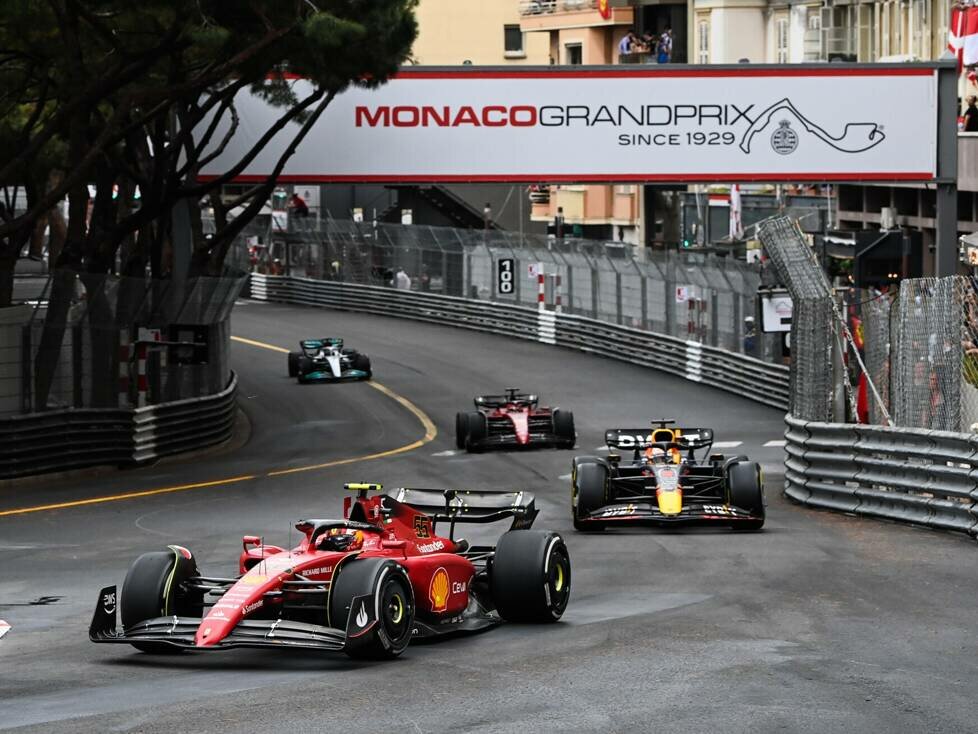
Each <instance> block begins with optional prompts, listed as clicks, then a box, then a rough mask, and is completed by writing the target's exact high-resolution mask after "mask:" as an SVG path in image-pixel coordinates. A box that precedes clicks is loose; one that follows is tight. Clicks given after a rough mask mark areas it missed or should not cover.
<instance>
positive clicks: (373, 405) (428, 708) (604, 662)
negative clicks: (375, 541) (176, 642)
mask: <svg viewBox="0 0 978 734" xmlns="http://www.w3.org/2000/svg"><path fill="white" fill-rule="evenodd" d="M233 322H234V333H235V334H236V335H239V336H241V337H244V338H247V339H250V340H253V341H255V342H261V343H264V344H268V345H271V346H278V347H290V346H291V345H293V344H294V343H296V342H297V341H298V340H299V339H300V338H303V337H310V336H320V335H326V334H336V335H341V336H344V337H346V339H347V341H348V343H349V344H350V345H351V346H356V347H359V348H361V349H363V350H364V351H366V352H368V353H369V354H370V355H371V357H372V360H373V365H374V372H375V376H376V379H377V381H378V382H379V383H381V384H382V385H384V386H386V387H387V388H389V390H390V391H392V392H393V393H396V394H397V395H400V396H403V397H404V398H406V399H407V400H409V401H410V402H411V403H412V404H413V405H414V406H417V408H418V409H420V410H421V411H423V413H424V414H426V415H428V416H430V417H431V419H433V421H434V424H435V425H436V426H437V431H438V432H437V436H436V437H434V438H433V440H427V441H426V439H425V433H426V427H425V426H424V425H423V423H422V422H421V420H420V419H419V417H418V416H417V415H416V414H414V413H412V412H411V410H409V409H408V408H407V407H405V405H404V404H402V403H401V402H398V401H397V400H395V399H393V398H392V397H391V396H390V395H389V394H387V393H384V392H382V391H380V390H378V389H375V388H373V387H371V386H370V385H367V384H346V385H309V386H300V385H298V384H296V383H295V381H293V380H290V379H288V378H287V377H286V376H285V355H284V354H281V353H279V352H276V351H273V350H269V349H266V348H263V347H260V346H256V345H254V344H248V343H243V342H236V343H235V344H234V346H233V365H234V367H235V369H236V370H237V371H238V373H239V376H240V384H241V393H240V395H241V404H242V406H243V407H244V410H245V411H246V413H247V415H248V417H249V418H250V421H251V423H252V427H253V430H252V434H251V437H250V439H249V440H248V442H247V444H245V445H244V446H243V447H240V448H238V449H236V450H231V451H225V452H224V453H218V454H216V455H215V454H209V455H206V456H204V457H197V458H194V459H192V460H184V461H171V462H167V463H161V464H158V465H156V466H153V467H149V468H144V469H140V470H136V471H127V472H112V473H108V474H105V475H102V476H98V477H90V478H81V479H64V478H61V479H57V480H51V481H46V482H40V483H33V484H30V485H28V486H25V487H21V488H17V489H11V488H5V489H2V490H0V569H2V570H0V619H4V620H6V621H7V622H9V623H10V624H11V626H12V627H11V630H10V632H9V633H8V634H7V635H6V636H5V637H3V638H2V639H0V730H5V731H6V730H11V729H19V728H23V730H24V731H37V732H42V731H43V732H61V731H64V732H108V731H113V732H183V731H193V732H260V731H262V732H263V731H269V732H271V731H344V730H345V731H357V732H374V731H393V730H397V731H409V732H410V731H414V732H442V731H478V732H510V731H557V730H561V731H601V732H618V731H653V730H654V731H657V732H672V731H675V732H687V731H688V732H712V731H723V732H767V731H812V732H831V731H839V732H842V731H845V732H850V731H867V732H869V731H880V732H884V731H885V732H896V731H908V732H910V731H912V732H920V731H931V732H936V731H974V730H975V728H976V724H975V721H976V718H975V715H976V713H978V706H976V705H975V703H974V701H975V696H976V684H978V656H976V655H975V636H974V634H973V631H972V630H973V624H972V622H971V620H972V619H973V618H974V609H975V588H976V583H975V574H976V570H975V569H976V563H975V560H976V553H978V549H976V548H975V546H974V543H972V542H971V541H969V540H968V539H966V538H963V537H957V536H953V535H942V534H938V533H933V532H928V531H920V530H915V529H912V528H907V527H902V526H898V525H891V524H885V523H878V522H872V521H866V520H860V519H856V518H851V517H844V516H839V515H833V514H829V513H820V512H815V511H810V510H805V509H802V508H800V507H797V506H795V505H793V504H791V503H790V502H788V501H786V500H784V499H783V498H782V497H781V495H780V484H781V476H780V474H779V469H778V466H779V461H780V459H781V453H780V452H781V449H779V448H777V447H772V446H768V447H765V446H764V444H765V443H768V442H769V441H772V440H777V439H779V438H780V437H781V433H782V431H783V428H782V426H783V424H782V416H781V415H780V413H778V412H777V411H774V410H770V409H767V408H762V407H759V406H756V405H754V404H752V403H749V402H747V401H744V400H741V399H739V398H737V397H736V396H734V395H730V394H727V393H723V392H720V391H717V390H712V389H709V388H703V387H698V386H696V385H693V384H692V383H689V382H686V381H684V380H681V379H678V378H673V377H670V376H668V375H665V374H662V373H657V372H652V371H648V370H643V369H641V368H638V367H634V366H630V365H627V364H623V363H619V362H615V361H612V360H607V359H602V358H600V357H596V356H588V355H583V354H578V353H573V352H570V351H563V350H557V349H555V348H553V347H546V346H543V345H538V344H534V343H528V342H524V341H519V340H515V339H508V338H505V337H496V336H488V335H482V334H478V333H475V332H468V331H464V330H457V329H452V328H448V327H438V326H434V325H426V324H415V323H412V322H408V321H400V320H395V319H388V318H381V317H374V316H370V315H363V314H347V313H338V312H330V311H323V310H316V309H302V308H287V307H284V306H276V305H268V304H258V303H248V304H246V305H242V306H239V307H238V308H236V310H235V313H234V318H233ZM506 386H519V387H522V388H524V389H528V390H533V391H537V392H539V393H540V394H541V396H542V398H543V399H544V400H545V401H546V402H550V403H553V404H559V405H561V406H564V407H568V408H572V409H573V410H574V412H575V415H576V420H577V429H578V435H579V438H578V449H577V450H576V451H575V452H572V451H553V450H547V451H536V452H524V453H505V454H501V453H495V454H493V453H490V454H485V455H480V456H466V455H459V454H456V453H453V449H454V445H453V426H454V423H453V419H454V414H455V411H456V410H459V409H464V408H465V407H466V406H467V405H470V404H471V403H470V400H471V398H472V396H473V395H474V394H476V393H478V392H486V391H493V390H497V389H499V388H502V387H506ZM652 416H662V417H677V418H680V419H682V421H683V422H684V423H687V424H694V425H706V426H713V427H714V428H715V429H716V434H717V440H718V441H730V442H733V441H740V442H742V444H741V445H740V446H738V447H737V448H736V449H734V451H736V452H745V453H748V454H750V455H751V456H752V457H755V458H758V459H759V460H760V461H761V462H762V463H763V464H764V465H765V467H766V472H767V486H768V495H767V496H768V505H769V506H768V523H767V526H766V528H765V531H764V532H763V533H760V534H756V535H733V534H730V533H729V532H726V531H721V530H700V531H675V530H667V531H662V530H640V531H634V532H626V531H616V532H609V533H607V534H579V533H575V532H574V531H573V530H572V529H571V524H570V515H569V510H568V498H569V491H568V481H567V478H566V475H567V474H568V473H569V471H570V461H571V457H572V456H573V455H574V453H592V452H593V449H595V448H596V447H598V446H599V445H600V444H601V439H602V435H603V434H602V432H603V430H604V429H605V428H606V427H609V426H614V425H622V426H628V425H629V424H633V425H636V426H641V425H643V424H645V421H646V420H647V419H648V418H649V417H652ZM431 433H432V432H431V430H430V428H429V429H428V434H429V438H430V434H431ZM419 444H420V445H419ZM412 446H413V448H410V449H408V448H405V447H412ZM399 448H400V449H403V450H401V451H399V452H397V453H393V454H389V455H386V456H381V457H380V458H374V459H368V460H363V461H352V462H348V463H343V464H339V465H334V466H326V467H323V468H319V469H309V470H303V471H296V472H291V473H285V474H282V473H274V472H278V471H281V470H286V469H290V468H303V467H308V466H310V465H321V464H329V463H330V462H336V461H343V460H347V459H350V458H355V457H360V456H364V455H371V454H384V453H385V452H389V451H391V450H397V449H399ZM728 453H729V451H728ZM226 479H236V480H237V481H232V482H225V481H222V480H226ZM359 480H368V481H379V482H383V483H384V484H386V485H388V486H401V485H415V486H419V485H420V486H464V487H468V488H484V489H507V488H522V489H529V490H532V491H534V492H535V493H536V495H537V498H538V499H537V501H538V506H539V507H540V509H541V513H540V517H539V518H538V520H537V527H542V528H554V529H557V530H559V531H561V532H562V533H563V534H564V537H565V538H566V540H567V544H568V547H569V549H570V552H571V558H572V562H573V587H572V596H571V602H570V606H569V608H568V611H567V614H566V615H565V617H564V621H562V622H561V623H559V624H557V625H551V626H547V627H533V626H516V625H510V626H503V627H500V628H497V629H495V630H492V631H490V632H487V633H484V634H481V635H477V636H474V637H465V638H458V639H452V640H446V641H442V642H438V643H434V644H428V645H416V646H412V647H410V648H409V649H408V651H407V652H406V654H405V655H404V656H403V657H402V658H401V659H399V660H397V661H393V662H389V663H368V664H364V663H356V662H353V661H350V660H348V659H346V658H345V657H343V656H335V655H326V656H324V655H321V654H315V653H301V654H300V653H291V654H278V653H276V652H275V651H258V650H237V651H228V652H225V653H214V654H208V655H189V654H187V655H181V656H177V657H162V658H161V657H156V656H152V655H146V654H142V653H138V652H136V651H134V650H132V649H131V648H129V647H127V646H104V645H93V644H91V643H89V642H88V639H87V627H88V623H89V620H90V618H91V612H92V609H93V607H94V603H95V597H96V594H97V592H98V590H99V589H100V588H101V587H102V586H105V585H109V584H112V583H117V584H121V582H122V579H123V576H124V574H125V571H126V568H127V566H128V564H129V562H130V561H131V559H132V558H134V557H135V556H136V555H138V554H139V553H141V552H144V551H146V550H154V549H157V548H160V547H163V546H165V545H166V544H169V543H178V544H181V545H186V546H188V547H190V548H191V549H192V550H193V551H194V552H195V554H196V556H197V558H198V561H199V563H200V566H201V568H202V570H203V571H205V572H206V573H211V574H228V573H232V572H233V571H234V569H235V562H236V561H235V559H236V558H237V555H238V553H239V551H240V548H241V544H240V538H241V536H242V535H243V534H259V535H263V536H264V537H265V538H266V539H267V540H268V542H270V543H279V544H283V545H284V544H287V543H288V542H289V541H290V539H291V541H293V542H294V541H296V539H297V533H296V532H295V531H294V530H293V531H291V533H290V527H291V524H292V522H293V521H295V520H297V519H299V518H301V517H304V516H330V515H333V516H336V515H339V514H340V512H341V511H340V502H341V497H342V494H343V490H342V483H343V482H344V481H359ZM198 484H204V485H205V486H191V487H188V486H187V485H198ZM159 489H170V490H173V491H167V492H163V493H153V494H142V495H137V496H135V497H130V498H129V499H111V498H115V497H117V496H119V495H126V494H132V493H146V492H150V491H155V490H159ZM92 498H95V499H98V500H99V501H98V502H95V503H92V504H85V505H69V506H65V507H62V508H61V509H53V510H39V511H35V512H28V513H17V514H9V513H10V511H11V510H17V509H24V508H29V507H39V506H40V507H43V506H45V505H52V504H55V505H57V504H64V503H71V502H77V501H78V500H80V499H92ZM106 498H110V499H108V501H103V500H106ZM4 512H6V513H8V514H3V513H4ZM470 537H472V538H473V539H478V538H479V536H478V535H476V534H470ZM45 596H48V597H57V600H56V601H54V602H53V603H49V604H31V602H32V601H37V600H38V599H40V598H41V597H45ZM42 601H43V599H42Z"/></svg>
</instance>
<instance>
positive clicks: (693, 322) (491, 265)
mask: <svg viewBox="0 0 978 734" xmlns="http://www.w3.org/2000/svg"><path fill="white" fill-rule="evenodd" d="M236 257H238V258H239V259H240V260H241V261H244V260H245V259H247V261H248V266H249V267H250V268H251V269H252V270H253V271H256V272H263V273H269V274H288V275H294V276H302V277H310V278H317V279H325V280H337V281H342V282H347V283H360V284H370V285H386V286H392V287H398V286H400V287H409V288H411V289H412V290H417V291H427V292H431V293H441V294H445V295H452V296H464V297H468V298H479V299H484V300H496V301H500V302H509V303H519V304H525V305H528V306H532V307H537V305H538V298H539V291H540V287H541V285H540V283H539V275H542V276H543V283H542V287H543V292H544V306H545V308H547V309H549V310H555V309H557V308H560V309H561V310H563V311H564V312H568V313H574V314H581V315H585V316H590V317H593V318H598V319H602V320H605V321H609V322H612V323H616V324H623V325H627V326H631V327H635V328H640V329H646V330H649V331H655V332H659V333H663V334H669V335H672V336H679V337H682V338H688V339H691V340H695V341H699V342H701V343H704V344H709V345H712V346H718V347H721V348H723V349H727V350H729V351H732V352H737V353H746V354H750V355H751V356H755V357H759V358H762V359H767V360H769V361H780V359H781V350H780V342H779V340H778V337H777V335H768V334H761V333H759V332H758V331H757V329H756V325H755V312H756V308H757V301H756V298H757V288H758V285H759V284H760V269H759V267H758V266H756V265H748V264H746V263H744V262H741V261H738V260H735V259H733V258H726V257H718V256H717V255H715V254H705V253H697V252H685V251H680V252H676V251H663V250H646V249H643V248H636V247H634V246H632V245H628V244H625V243H621V242H603V241H598V240H584V239H575V238H559V239H558V238H554V237H547V236H542V235H527V234H521V233H518V232H506V231H498V230H472V229H453V228H448V227H429V226H422V225H395V224H381V223H375V224H372V223H358V222H352V221H337V220H329V221H322V222H320V221H316V220H312V219H309V220H303V219H292V220H290V222H289V229H288V230H287V231H276V230H275V229H274V228H272V227H270V226H266V227H265V228H264V230H262V229H261V227H260V226H259V227H257V228H256V229H255V230H254V231H252V232H249V233H246V234H245V235H243V236H242V237H241V239H240V242H239V248H238V254H237V255H236ZM501 260H512V265H513V272H514V275H515V278H514V279H513V281H512V289H511V290H510V292H505V293H501V292H499V288H498V284H497V275H498V271H497V269H498V267H499V262H500V261H501Z"/></svg>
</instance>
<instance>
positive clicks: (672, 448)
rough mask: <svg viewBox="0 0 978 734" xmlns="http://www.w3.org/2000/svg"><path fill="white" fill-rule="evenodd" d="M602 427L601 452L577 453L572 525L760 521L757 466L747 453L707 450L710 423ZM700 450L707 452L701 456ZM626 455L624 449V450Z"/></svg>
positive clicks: (747, 525)
mask: <svg viewBox="0 0 978 734" xmlns="http://www.w3.org/2000/svg"><path fill="white" fill-rule="evenodd" d="M674 423H675V421H672V420H662V421H653V426H655V427H654V428H653V429H652V430H651V431H649V429H648V428H645V429H641V428H639V429H626V428H612V429H610V430H608V431H606V432H605V443H606V444H607V445H608V448H609V453H608V455H607V457H605V458H601V457H597V456H578V457H576V458H575V459H574V463H573V471H572V474H571V485H572V486H571V512H572V514H573V519H574V527H575V528H576V529H578V530H604V529H605V528H606V527H613V526H616V525H617V526H621V525H632V524H643V523H645V524H667V523H703V524H707V523H719V524H725V525H729V526H730V527H731V528H733V529H734V530H744V531H754V530H760V529H761V527H762V526H763V525H764V485H763V478H762V475H761V468H760V466H758V464H757V463H756V462H753V461H750V460H749V459H748V458H747V457H746V456H732V457H729V458H728V457H725V456H723V455H722V454H710V453H709V449H710V447H711V446H712V445H713V431H712V430H711V429H709V428H677V427H673V428H670V427H668V426H669V425H671V424H674ZM698 450H702V452H703V454H704V455H707V456H708V457H709V458H707V459H706V460H699V459H697V458H696V456H695V452H696V451H698ZM626 452H627V453H628V454H629V456H627V457H626V456H625V455H624V454H625V453H626Z"/></svg>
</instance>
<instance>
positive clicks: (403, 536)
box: [89, 484, 571, 658]
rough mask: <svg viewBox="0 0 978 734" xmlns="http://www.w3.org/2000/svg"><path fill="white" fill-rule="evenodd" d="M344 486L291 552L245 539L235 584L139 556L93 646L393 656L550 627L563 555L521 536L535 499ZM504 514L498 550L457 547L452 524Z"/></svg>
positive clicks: (537, 534) (561, 586) (566, 565)
mask: <svg viewBox="0 0 978 734" xmlns="http://www.w3.org/2000/svg"><path fill="white" fill-rule="evenodd" d="M346 487H347V488H348V489H351V490H355V491H356V492H357V496H356V499H353V498H347V499H346V501H345V502H344V519H341V520H303V521H301V522H299V523H298V524H297V525H296V527H297V528H298V529H299V530H300V531H301V532H302V534H303V538H302V540H301V542H300V543H299V545H298V546H296V547H295V548H293V549H292V550H287V549H285V548H280V547H278V546H271V545H264V544H263V542H262V540H261V538H259V537H257V536H250V535H246V536H244V538H243V539H242V543H243V546H244V550H243V552H242V553H241V557H240V559H239V562H238V573H237V575H235V576H234V577H233V578H215V577H209V576H202V575H201V574H200V572H199V571H198V570H197V562H196V560H195V559H194V556H193V555H192V554H191V553H190V551H189V550H187V549H186V548H181V547H180V546H175V545H171V546H169V548H168V549H167V550H165V551H159V552H154V553H144V554H143V555H141V556H139V558H137V559H136V560H135V562H134V563H133V564H132V566H130V568H129V572H128V574H126V580H125V582H124V583H123V585H122V593H121V594H117V591H116V587H115V586H109V587H106V588H104V589H102V591H101V593H100V594H99V599H98V602H97V604H96V607H95V615H94V617H93V618H92V624H91V628H90V630H89V637H90V639H91V640H92V641H93V642H117V643H119V642H121V643H128V644H130V645H132V646H133V647H135V648H137V649H139V650H143V651H145V652H152V653H165V652H173V651H179V650H201V651H204V650H221V649H225V648H230V647H270V648H279V649H282V648H286V649H289V648H313V649H318V650H329V651H343V652H345V653H346V654H347V655H349V656H351V657H358V658H359V657H364V658H393V657H396V656H397V655H400V654H401V653H402V652H403V651H404V649H405V648H406V647H407V645H408V643H409V642H410V641H411V640H412V639H413V638H429V637H438V636H442V635H446V634H453V633H454V634H457V633H461V632H475V631H477V630H482V629H486V628H488V627H492V626H494V625H497V624H499V623H500V622H502V621H504V620H509V621H513V622H554V621H556V620H558V619H560V617H561V615H562V614H563V612H564V609H565V608H566V606H567V600H568V598H569V596H570V579H571V576H570V572H571V568H570V557H569V556H568V553H567V548H566V546H565V545H564V541H563V540H562V539H561V537H560V535H558V534H557V533H554V532H548V531H542V530H531V529H529V528H530V525H531V524H532V523H533V520H534V518H535V517H536V514H537V510H536V507H535V505H534V500H533V496H532V495H531V494H529V493H527V492H468V491H463V490H453V489H447V490H433V489H397V490H394V491H393V492H392V493H390V494H374V495H370V494H368V493H369V492H371V491H379V490H380V489H381V487H380V485H376V484H349V485H346ZM508 518H512V527H511V529H510V530H509V531H508V532H506V533H504V534H503V535H502V536H501V537H500V538H499V540H498V542H497V543H496V545H495V546H470V545H469V543H468V542H467V541H466V540H464V539H462V538H455V528H456V525H458V524H461V523H486V522H494V521H496V520H503V519H508ZM439 523H445V524H448V528H449V531H448V535H438V534H437V532H436V526H437V525H438V524H439ZM117 608H118V609H120V610H121V616H122V629H121V630H119V629H117V627H116V610H117Z"/></svg>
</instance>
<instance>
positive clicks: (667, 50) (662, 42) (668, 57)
mask: <svg viewBox="0 0 978 734" xmlns="http://www.w3.org/2000/svg"><path fill="white" fill-rule="evenodd" d="M656 61H658V62H659V63H660V64H668V63H669V62H670V61H672V28H671V27H670V26H666V27H665V30H663V31H662V35H661V36H659V43H658V46H657V47H656Z"/></svg>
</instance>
